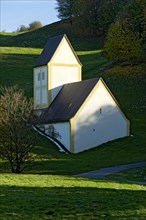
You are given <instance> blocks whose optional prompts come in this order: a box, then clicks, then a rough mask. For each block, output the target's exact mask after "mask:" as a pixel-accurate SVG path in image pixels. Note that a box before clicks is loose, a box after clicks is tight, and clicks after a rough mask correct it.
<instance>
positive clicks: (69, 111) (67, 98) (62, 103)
mask: <svg viewBox="0 0 146 220" xmlns="http://www.w3.org/2000/svg"><path fill="white" fill-rule="evenodd" d="M98 81H99V78H95V79H90V80H84V81H80V82H75V83H69V84H65V85H64V86H63V88H62V89H61V91H60V92H59V94H58V95H57V96H56V98H55V99H54V100H53V102H52V103H51V105H50V106H49V107H48V108H46V109H42V110H36V115H38V116H39V117H38V121H37V124H47V123H53V122H65V121H68V120H69V119H71V118H72V117H73V116H74V115H75V114H76V112H77V111H78V110H79V108H80V107H81V105H82V104H83V102H84V101H85V100H86V98H87V97H88V95H89V94H90V92H91V91H92V89H93V88H94V86H95V85H96V84H97V82H98Z"/></svg>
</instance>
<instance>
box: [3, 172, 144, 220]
mask: <svg viewBox="0 0 146 220" xmlns="http://www.w3.org/2000/svg"><path fill="white" fill-rule="evenodd" d="M0 178H1V180H2V184H1V193H0V197H1V200H0V201H1V210H0V217H1V219H3V220H9V219H12V220H20V219H21V220H25V219H31V220H36V219H37V220H39V219H58V220H60V219H74V220H75V219H77V220H79V219H107V220H114V219H115V220H117V219H119V220H120V219H121V220H127V219H128V220H130V219H131V220H136V219H137V220H141V219H145V217H146V209H145V203H144V202H145V201H146V192H145V189H146V187H144V186H139V185H135V184H120V183H116V182H113V181H105V180H89V179H82V178H75V177H70V176H52V175H37V174H36V175H28V174H27V175H14V174H9V175H8V174H2V175H0Z"/></svg>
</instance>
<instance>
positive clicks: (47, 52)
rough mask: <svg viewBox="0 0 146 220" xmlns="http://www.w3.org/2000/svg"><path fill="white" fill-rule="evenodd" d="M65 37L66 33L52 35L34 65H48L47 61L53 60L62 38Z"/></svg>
mask: <svg viewBox="0 0 146 220" xmlns="http://www.w3.org/2000/svg"><path fill="white" fill-rule="evenodd" d="M63 37H64V34H61V35H58V36H55V37H51V38H50V39H49V40H48V41H47V43H46V45H45V47H44V49H43V51H42V53H41V54H40V56H39V57H38V59H37V61H36V63H35V65H34V67H38V66H43V65H46V64H47V63H49V61H50V60H51V58H52V56H53V55H54V53H55V51H56V49H57V47H58V46H59V44H60V42H61V40H62V38H63Z"/></svg>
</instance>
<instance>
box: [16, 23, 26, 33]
mask: <svg viewBox="0 0 146 220" xmlns="http://www.w3.org/2000/svg"><path fill="white" fill-rule="evenodd" d="M24 31H28V27H26V26H25V25H23V24H22V25H20V28H18V30H17V32H24Z"/></svg>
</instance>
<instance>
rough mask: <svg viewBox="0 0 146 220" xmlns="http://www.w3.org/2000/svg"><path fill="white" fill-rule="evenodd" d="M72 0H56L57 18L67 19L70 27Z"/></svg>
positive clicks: (72, 13) (72, 15)
mask: <svg viewBox="0 0 146 220" xmlns="http://www.w3.org/2000/svg"><path fill="white" fill-rule="evenodd" d="M73 4H74V0H57V7H56V9H57V11H58V18H60V19H61V20H62V19H69V22H70V24H71V25H72V22H73V17H74V12H73Z"/></svg>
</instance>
